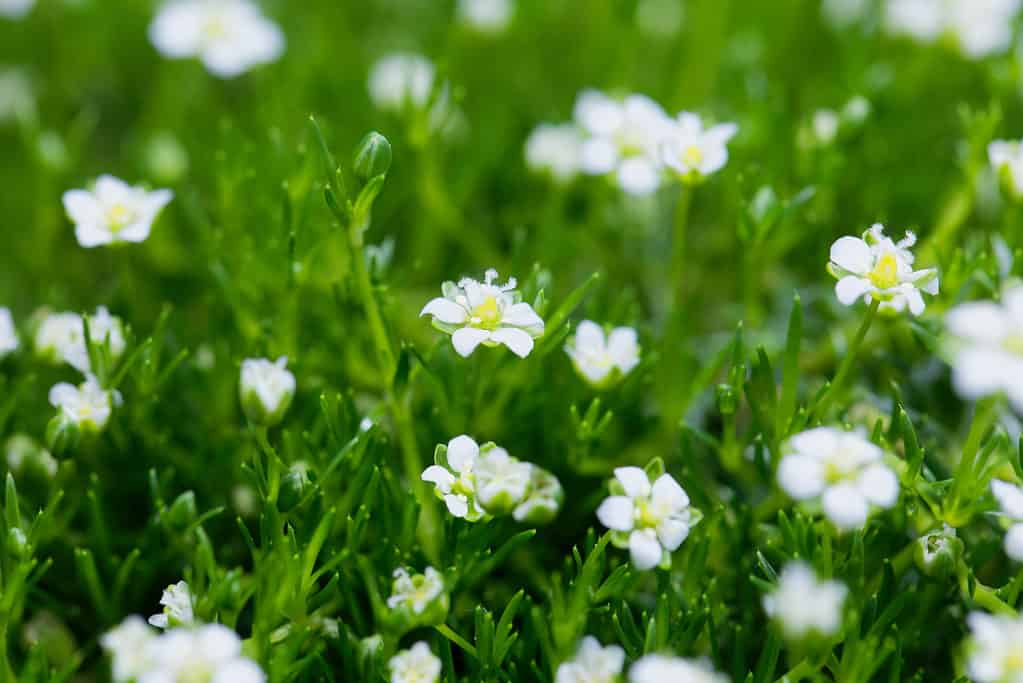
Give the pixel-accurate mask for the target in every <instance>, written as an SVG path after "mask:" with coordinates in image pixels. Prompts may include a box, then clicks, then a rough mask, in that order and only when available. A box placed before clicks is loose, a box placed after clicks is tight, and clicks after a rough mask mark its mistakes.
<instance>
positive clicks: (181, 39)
mask: <svg viewBox="0 0 1023 683" xmlns="http://www.w3.org/2000/svg"><path fill="white" fill-rule="evenodd" d="M200 13H201V8H200V7H199V6H198V5H197V4H195V3H184V2H180V3H168V4H166V5H164V7H163V8H162V9H161V10H160V12H159V14H157V15H156V18H155V19H154V20H153V23H152V24H150V25H149V40H150V42H152V43H153V45H154V46H155V47H156V49H157V51H158V52H160V54H162V55H163V56H165V57H189V56H191V55H194V54H195V53H196V52H197V51H198V49H199V45H200V44H201V42H202V17H201V14H200Z"/></svg>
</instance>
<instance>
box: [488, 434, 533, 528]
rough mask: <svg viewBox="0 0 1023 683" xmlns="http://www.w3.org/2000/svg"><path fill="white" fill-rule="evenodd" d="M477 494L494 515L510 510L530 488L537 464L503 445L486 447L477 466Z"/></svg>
mask: <svg viewBox="0 0 1023 683" xmlns="http://www.w3.org/2000/svg"><path fill="white" fill-rule="evenodd" d="M474 472H475V474H476V498H477V499H478V500H479V503H480V505H481V506H483V509H484V510H486V511H487V512H489V513H490V514H492V515H501V514H508V513H510V512H512V510H514V509H515V507H516V506H517V505H518V504H519V503H521V502H522V501H523V500H524V499H525V497H526V492H527V491H528V490H529V485H530V482H531V481H532V476H533V466H532V465H531V464H529V463H528V462H522V461H521V460H518V459H516V458H513V457H511V456H510V455H508V451H506V450H505V449H503V448H501V447H500V446H493V447H490V448H486V447H484V448H483V449H481V451H480V457H479V458H478V459H477V460H476V465H475V467H474Z"/></svg>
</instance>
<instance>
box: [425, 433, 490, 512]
mask: <svg viewBox="0 0 1023 683" xmlns="http://www.w3.org/2000/svg"><path fill="white" fill-rule="evenodd" d="M479 457H480V447H479V444H477V443H476V442H475V441H474V440H473V439H472V438H471V437H469V436H467V435H465V434H462V435H461V436H456V437H455V438H453V439H451V441H449V442H448V446H447V454H446V459H447V467H443V466H441V465H430V466H429V467H427V468H426V469H425V470H423V475H422V479H423V481H428V482H430V483H432V484H433V485H434V486H435V487H436V492H437V496H438V497H439V498H440V499H441V500H443V501H444V504H445V505H447V508H448V512H450V513H451V514H452V515H454V516H455V517H459V518H461V519H464V520H466V521H467V522H475V521H477V520H479V519H481V518H482V517H483V515H485V514H486V513H485V511H484V510H483V508H481V507H480V504H479V501H478V500H477V498H476V475H475V473H474V472H473V468H474V467H475V465H476V462H477V460H478V459H479Z"/></svg>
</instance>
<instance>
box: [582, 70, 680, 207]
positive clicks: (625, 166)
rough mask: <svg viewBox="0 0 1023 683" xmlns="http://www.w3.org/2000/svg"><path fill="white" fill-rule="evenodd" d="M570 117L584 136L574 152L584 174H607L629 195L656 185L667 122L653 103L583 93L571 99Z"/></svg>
mask: <svg viewBox="0 0 1023 683" xmlns="http://www.w3.org/2000/svg"><path fill="white" fill-rule="evenodd" d="M574 117H575V121H576V123H578V124H579V126H580V127H581V128H582V130H583V131H584V132H585V133H586V135H587V139H586V140H585V141H584V142H583V144H582V147H581V148H580V151H579V160H580V168H581V169H582V171H583V172H584V173H588V174H590V175H606V174H609V173H613V174H614V176H615V178H616V180H617V182H618V185H619V187H621V188H622V190H624V191H625V192H627V193H629V194H633V195H646V194H650V193H651V192H653V191H654V190H656V189H657V188H658V187H660V185H661V179H662V166H661V160H660V156H659V153H660V150H659V146H660V144H661V141H662V140H664V138H665V136H666V135H667V131H668V128H669V127H670V126H671V120H670V119H669V118H668V116H667V115H666V114H665V113H664V110H663V109H661V106H660V105H659V104H657V103H656V102H654V101H653V100H652V99H650V98H649V97H647V96H645V95H629V96H628V97H626V98H625V99H624V100H623V101H618V100H614V99H612V98H610V97H608V96H607V95H605V94H604V93H602V92H599V91H596V90H584V91H583V92H582V93H580V94H579V97H578V98H577V99H576V103H575V112H574Z"/></svg>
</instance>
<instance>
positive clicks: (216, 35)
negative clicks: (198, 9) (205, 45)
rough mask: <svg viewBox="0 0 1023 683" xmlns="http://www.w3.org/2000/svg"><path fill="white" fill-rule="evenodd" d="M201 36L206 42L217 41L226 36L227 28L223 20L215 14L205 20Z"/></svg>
mask: <svg viewBox="0 0 1023 683" xmlns="http://www.w3.org/2000/svg"><path fill="white" fill-rule="evenodd" d="M202 35H203V37H204V38H206V40H219V39H221V38H224V37H225V36H227V26H226V24H225V23H224V20H223V18H221V17H220V16H219V15H216V14H215V15H213V16H212V17H210V18H209V19H207V20H206V23H205V24H203V27H202Z"/></svg>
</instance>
